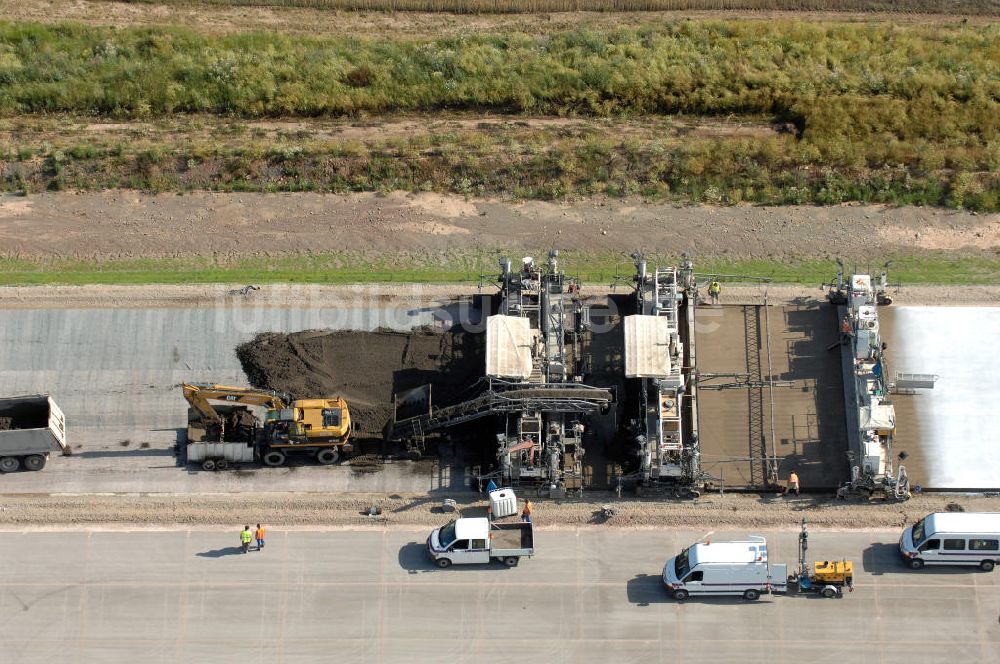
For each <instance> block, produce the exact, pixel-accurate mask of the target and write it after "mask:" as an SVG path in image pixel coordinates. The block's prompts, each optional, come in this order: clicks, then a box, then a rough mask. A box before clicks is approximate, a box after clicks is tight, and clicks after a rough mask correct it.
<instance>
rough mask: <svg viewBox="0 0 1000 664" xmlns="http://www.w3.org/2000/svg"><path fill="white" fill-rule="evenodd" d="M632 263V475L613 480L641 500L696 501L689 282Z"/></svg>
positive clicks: (685, 271) (677, 273) (686, 272)
mask: <svg viewBox="0 0 1000 664" xmlns="http://www.w3.org/2000/svg"><path fill="white" fill-rule="evenodd" d="M632 259H633V261H634V262H635V269H636V272H635V275H634V276H633V286H634V288H635V301H634V307H635V308H634V311H635V313H634V315H630V316H626V317H625V319H624V330H625V377H626V378H627V379H629V380H630V381H633V385H632V387H633V388H634V391H635V395H634V397H633V399H634V406H635V407H634V408H633V410H632V414H633V415H632V419H631V420H630V422H629V427H628V429H629V432H630V434H631V435H630V437H629V439H628V441H627V447H626V452H627V453H628V454H629V456H630V457H632V458H633V459H634V466H633V467H634V468H635V470H632V471H630V472H626V473H625V474H623V475H622V476H621V477H620V478H619V482H620V483H624V482H632V481H634V482H636V483H637V490H638V491H639V492H640V493H643V492H644V491H648V490H658V489H664V488H670V489H672V490H674V491H678V492H680V491H683V492H685V493H687V494H688V495H691V496H697V495H699V487H700V486H701V484H703V483H704V479H706V476H705V475H704V473H702V471H701V468H700V463H699V461H700V456H701V453H700V450H699V444H698V431H697V417H696V405H695V397H696V390H697V383H696V381H694V380H693V379H692V376H691V373H692V370H693V369H692V367H693V366H694V346H693V343H690V341H691V340H692V337H693V336H694V311H693V309H694V302H695V300H696V296H695V291H694V280H693V277H692V265H691V263H690V261H685V262H684V264H683V266H682V267H681V268H679V269H678V268H676V267H660V266H653V268H652V269H650V268H649V266H648V264H647V261H646V259H645V258H644V257H643V255H642V254H641V253H639V252H636V253H634V254H632Z"/></svg>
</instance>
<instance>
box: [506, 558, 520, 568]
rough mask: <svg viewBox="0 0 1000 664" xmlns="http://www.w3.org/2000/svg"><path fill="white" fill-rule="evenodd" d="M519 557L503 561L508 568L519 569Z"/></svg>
mask: <svg viewBox="0 0 1000 664" xmlns="http://www.w3.org/2000/svg"><path fill="white" fill-rule="evenodd" d="M517 562H518V561H517V556H508V557H507V558H504V559H503V564H504V565H506V566H507V567H517Z"/></svg>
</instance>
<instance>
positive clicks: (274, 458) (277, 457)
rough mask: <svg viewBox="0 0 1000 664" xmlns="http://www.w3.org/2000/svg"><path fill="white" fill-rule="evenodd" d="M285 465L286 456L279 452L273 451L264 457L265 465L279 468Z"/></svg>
mask: <svg viewBox="0 0 1000 664" xmlns="http://www.w3.org/2000/svg"><path fill="white" fill-rule="evenodd" d="M284 464H285V455H284V454H282V453H281V452H279V451H277V450H271V451H270V452H268V453H267V454H265V455H264V465H265V466H271V467H272V468H277V467H278V466H283V465H284Z"/></svg>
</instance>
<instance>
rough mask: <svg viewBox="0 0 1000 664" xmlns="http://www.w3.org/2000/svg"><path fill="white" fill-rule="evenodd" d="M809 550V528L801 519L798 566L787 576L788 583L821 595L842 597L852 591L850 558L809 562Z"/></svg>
mask: <svg viewBox="0 0 1000 664" xmlns="http://www.w3.org/2000/svg"><path fill="white" fill-rule="evenodd" d="M808 550H809V530H808V528H807V527H806V520H805V519H802V530H801V531H800V532H799V567H798V569H797V570H796V571H795V574H791V575H789V577H788V585H789V586H791V587H795V588H797V589H798V591H799V592H803V593H805V592H812V593H817V594H819V595H822V596H823V597H843V596H844V588H847V592H853V591H854V563H853V562H851V561H850V560H823V561H815V562H813V563H812V564H810V563H809V562H808V561H807V555H806V552H807V551H808Z"/></svg>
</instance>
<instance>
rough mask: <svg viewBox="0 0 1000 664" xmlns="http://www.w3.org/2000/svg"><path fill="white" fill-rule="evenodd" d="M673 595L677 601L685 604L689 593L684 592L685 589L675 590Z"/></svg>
mask: <svg viewBox="0 0 1000 664" xmlns="http://www.w3.org/2000/svg"><path fill="white" fill-rule="evenodd" d="M673 594H674V599H676V600H677V601H678V602H683V601H684V600H686V599H687V598H688V591H686V590H684V589H683V588H679V589H677V590H675V591H674V593H673Z"/></svg>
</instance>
